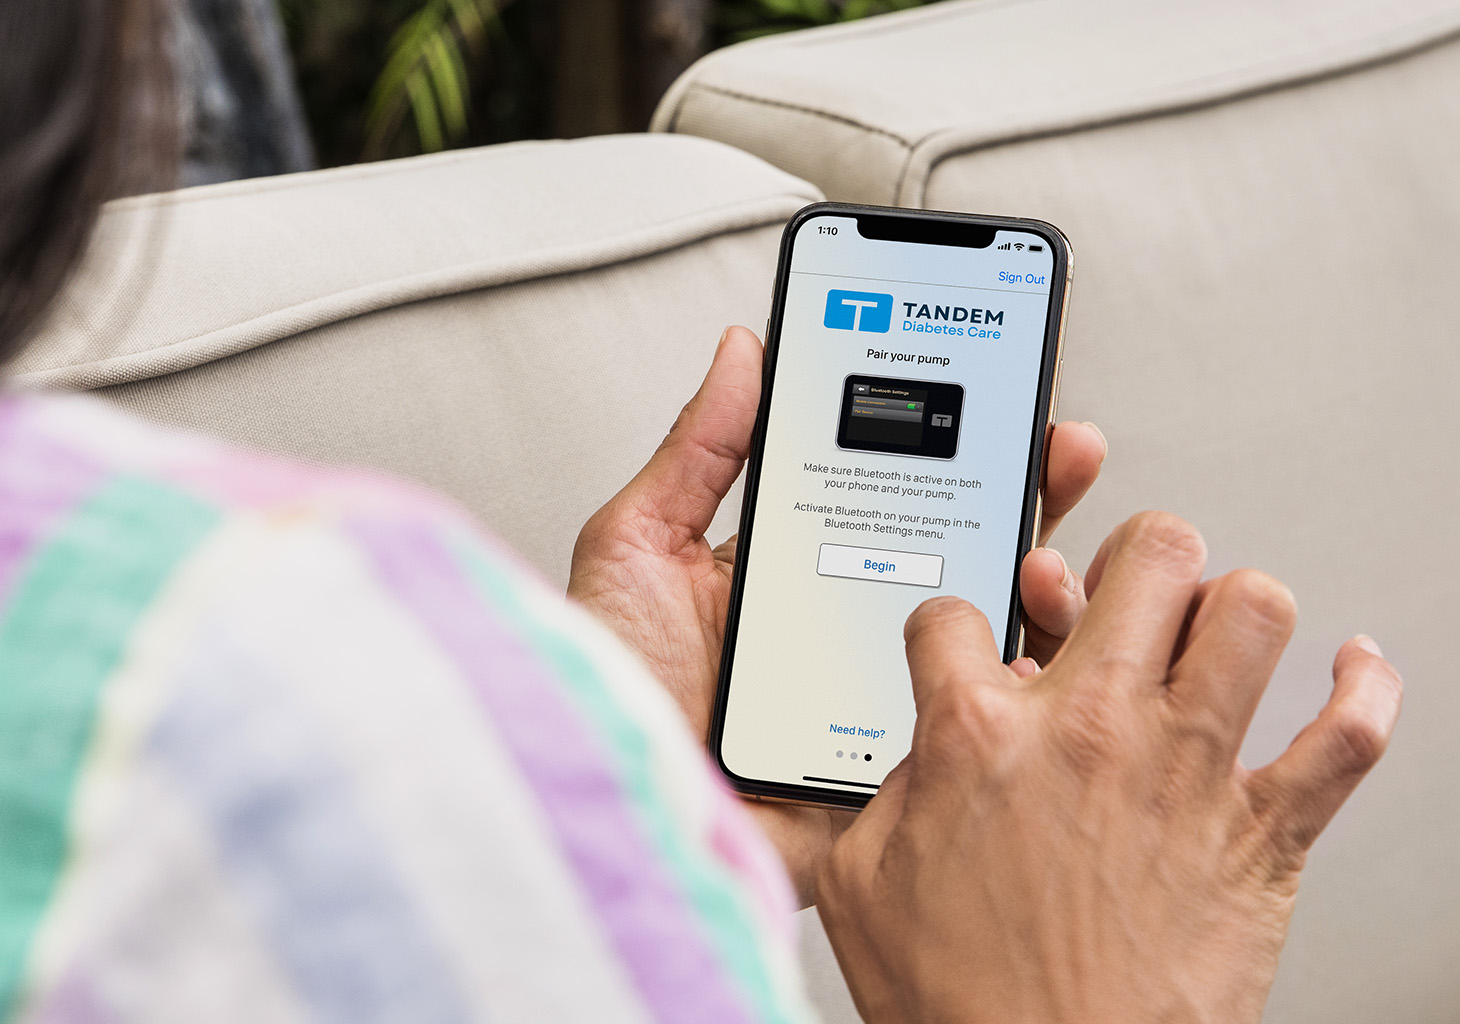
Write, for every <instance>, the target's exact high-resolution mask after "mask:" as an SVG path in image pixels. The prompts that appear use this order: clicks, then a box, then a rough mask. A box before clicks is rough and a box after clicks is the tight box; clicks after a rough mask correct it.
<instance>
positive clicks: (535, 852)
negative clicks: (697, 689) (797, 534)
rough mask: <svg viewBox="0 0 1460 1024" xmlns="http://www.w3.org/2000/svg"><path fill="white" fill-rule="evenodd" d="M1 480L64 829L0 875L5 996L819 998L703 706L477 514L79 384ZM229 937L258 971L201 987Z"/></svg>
mask: <svg viewBox="0 0 1460 1024" xmlns="http://www.w3.org/2000/svg"><path fill="white" fill-rule="evenodd" d="M0 495H3V497H0V818H4V817H5V816H6V815H7V813H8V811H7V808H9V809H14V808H15V807H17V806H20V804H25V805H26V806H27V807H28V808H29V810H28V812H27V813H28V815H29V819H28V820H29V821H30V823H31V825H30V827H31V832H32V836H31V838H32V839H38V840H39V841H36V842H31V843H29V844H28V845H26V846H25V847H24V849H19V848H7V847H6V844H5V843H4V842H3V841H0V862H5V863H0V877H14V878H19V877H25V878H29V879H31V880H32V881H34V880H36V879H43V880H47V881H45V884H32V885H30V886H29V888H28V890H27V893H26V894H23V896H24V898H23V899H22V901H21V902H25V903H26V906H25V907H20V908H19V909H20V910H21V911H23V912H22V913H19V914H18V915H17V914H16V913H14V911H16V906H6V905H5V904H6V899H7V898H9V897H7V893H6V892H5V891H4V888H5V887H4V885H3V883H0V910H5V911H7V912H11V918H10V919H11V920H13V921H23V920H29V921H31V925H32V927H31V928H30V930H29V931H28V933H27V934H28V935H29V938H28V939H27V940H26V942H25V943H24V944H23V945H22V946H20V947H16V946H12V947H11V948H12V949H21V950H28V952H24V955H23V956H21V957H20V958H19V959H18V960H15V961H14V962H12V963H10V964H9V965H7V964H6V963H5V962H4V961H5V959H6V950H5V947H4V944H3V943H0V1011H3V1010H4V1008H5V1006H6V1005H7V1003H11V1001H12V999H13V998H15V997H23V999H24V1002H25V1004H26V1005H29V1006H31V1007H34V1008H36V1009H37V1012H39V1011H40V1010H41V1009H44V1007H45V1006H47V1005H50V1003H51V1001H52V1000H54V999H56V998H61V997H62V996H61V995H58V994H57V993H59V992H60V991H61V990H60V989H57V988H55V987H54V986H55V985H58V984H59V983H60V979H61V978H62V977H63V976H64V978H65V980H66V984H68V985H73V986H74V985H76V984H81V983H86V984H91V985H94V986H96V987H98V988H100V989H105V988H106V987H107V986H108V985H109V984H110V981H111V979H110V978H109V975H108V972H110V971H112V970H119V971H131V972H134V973H133V974H132V975H130V976H129V977H131V978H132V979H133V980H134V981H135V979H136V978H138V977H141V978H144V979H151V980H153V981H155V982H156V988H155V989H154V990H146V989H145V986H143V988H142V989H136V988H134V989H133V991H135V992H136V993H137V999H138V1000H139V1002H138V1003H137V1005H136V1006H134V1007H132V1008H133V1009H136V1010H138V1011H139V1013H138V1014H136V1015H139V1016H143V1017H147V1016H161V1015H164V1014H163V1012H162V1011H163V1010H165V1009H167V1010H181V1009H184V1008H182V1007H179V1006H176V1005H175V1002H176V1000H177V999H179V998H183V997H184V996H188V997H189V998H198V999H201V1000H202V1002H200V1003H199V1004H198V1005H197V1006H194V1007H190V1008H187V1009H188V1010H189V1011H190V1012H192V1015H193V1016H199V1015H201V1016H204V1017H209V1016H213V1013H212V1011H213V1010H216V1009H217V1008H218V1007H220V1006H225V1005H233V1006H235V1008H236V1007H245V1006H247V1007H254V1008H257V1009H258V1010H259V1012H260V1014H262V1015H263V1016H265V1017H267V1016H268V1014H267V1013H266V1012H265V1010H266V1007H267V1006H268V1005H272V1004H274V1003H277V1004H278V1005H286V1004H289V1003H296V1004H297V1003H298V1001H300V1000H303V1001H304V1002H305V1003H307V1004H314V1003H321V1004H324V1003H329V1004H335V1003H338V1004H339V1005H351V1004H355V1003H356V1002H357V1001H359V1000H366V1001H368V1002H373V1003H375V1004H379V1003H382V1002H386V1001H389V1002H392V1005H394V1006H396V1007H397V1008H398V1009H400V1010H401V1011H402V1012H401V1013H400V1014H398V1015H397V1016H398V1017H399V1019H424V1018H427V1017H430V1018H433V1019H434V1018H437V1017H443V1016H445V1017H451V1018H454V1019H455V1018H459V1019H463V1020H467V1019H473V1018H475V1017H477V1016H486V1017H495V1018H499V1019H535V1020H543V1021H550V1020H555V1019H556V1020H581V1019H599V1020H635V1019H644V1018H645V1017H656V1016H660V1015H661V1011H664V1010H666V1009H667V1008H669V1007H671V1006H672V1007H675V1008H676V1009H677V1011H678V1013H679V1015H680V1016H682V1017H684V1019H706V1020H709V1019H730V1018H734V1019H777V1018H783V1019H789V1018H794V1017H796V1016H797V1015H798V1013H799V1010H798V1006H799V1003H798V999H799V997H798V996H797V995H796V994H795V993H796V983H795V980H794V968H793V967H792V966H791V963H792V951H791V943H790V939H789V937H788V935H787V932H786V924H785V921H784V920H783V919H782V917H781V914H782V912H783V911H784V910H785V908H786V905H787V904H786V890H785V884H784V881H783V879H781V878H780V876H779V874H778V871H777V868H776V866H775V864H774V862H773V861H772V860H770V859H769V858H771V857H773V854H770V853H769V850H768V848H767V847H766V846H765V844H764V843H763V841H761V840H760V838H759V837H758V836H757V835H756V834H754V832H753V828H752V826H750V825H749V823H748V822H747V821H746V820H745V818H744V815H743V814H742V813H741V812H740V809H739V808H738V807H737V806H736V805H735V803H734V801H733V800H732V799H730V798H728V797H727V795H726V794H725V792H724V790H723V788H722V787H721V786H720V785H719V784H718V783H717V782H716V780H715V779H714V778H713V777H712V775H711V773H710V772H709V771H708V770H707V769H706V764H705V759H704V757H703V755H702V753H701V752H700V751H699V750H698V748H697V744H696V741H695V740H694V738H693V737H691V736H690V735H689V734H688V731H687V730H686V729H685V728H684V727H683V724H682V722H681V721H680V720H679V718H678V714H677V711H676V710H675V709H674V708H673V706H672V704H671V703H670V702H669V700H668V699H667V697H665V695H664V694H663V693H662V692H661V691H660V690H659V688H658V687H657V686H656V685H655V684H654V683H653V681H652V679H650V678H649V677H648V675H647V674H646V672H645V671H644V670H643V669H642V668H641V667H640V665H639V664H638V662H637V661H636V659H634V658H633V657H632V656H631V655H630V654H629V653H628V652H627V651H625V650H624V649H623V648H622V647H621V646H620V645H619V644H618V643H617V642H616V641H615V640H614V639H613V638H612V637H611V636H610V635H609V634H608V633H607V631H606V630H604V629H603V628H601V627H600V626H598V625H597V624H596V623H594V622H592V621H591V620H590V619H589V618H588V616H586V615H585V614H583V613H582V612H581V611H580V610H579V609H577V608H575V607H573V606H572V605H570V604H569V603H568V602H567V601H566V600H565V599H564V598H563V597H562V596H561V595H560V594H557V593H554V592H553V591H552V590H551V589H550V588H548V587H547V586H546V585H545V584H544V583H542V582H541V581H540V580H539V579H537V578H536V576H535V575H534V574H533V573H531V572H530V571H529V570H527V569H525V568H524V567H523V566H521V565H520V564H519V563H518V562H517V561H516V560H515V558H513V557H512V556H511V555H510V553H508V552H505V551H504V550H502V549H501V548H500V547H499V546H498V545H496V544H495V543H494V542H493V541H492V540H491V539H490V538H489V537H488V536H487V535H485V533H484V532H483V531H482V530H481V529H479V528H478V527H477V526H476V525H475V524H473V523H472V522H471V521H470V519H469V518H468V517H467V516H466V515H465V514H464V513H462V512H460V511H458V510H457V509H456V508H455V507H454V506H452V505H451V503H450V502H448V501H446V500H445V499H442V498H438V497H436V496H435V495H432V494H430V493H429V492H427V491H425V490H423V489H420V488H417V487H414V486H412V485H409V484H406V483H402V482H399V481H396V480H393V479H391V478H389V477H386V476H383V475H377V474H373V473H367V472H356V471H350V470H338V469H332V468H327V467H321V466H312V465H308V464H306V463H301V462H295V461H290V460H287V459H279V458H274V457H270V456H266V455H261V454H258V453H252V452H247V451H241V450H238V449H235V448H230V447H229V446H227V445H223V444H220V443H218V442H215V441H212V440H210V439H207V438H201V437H196V436H191V435H186V434H180V433H173V432H170V431H166V430H162V429H159V428H156V427H152V426H150V425H148V424H145V423H142V422H140V421H137V420H135V419H133V418H131V417H129V416H126V415H124V414H122V413H119V412H117V411H115V410H112V409H110V408H108V407H105V406H103V405H102V404H101V403H99V402H96V401H91V400H84V399H51V398H25V399H12V400H10V401H9V402H6V403H3V404H0ZM7 761H8V762H10V763H6V762H7ZM18 780H19V781H18ZM35 780H44V783H45V784H44V785H43V786H41V787H40V788H39V789H37V788H35V786H34V782H35ZM16 786H20V788H21V789H24V790H26V792H24V793H22V792H20V790H17V789H16V788H15V787H16ZM7 787H9V788H10V790H11V791H10V792H9V793H7V792H6V790H7ZM37 793H42V795H45V800H42V801H40V803H39V804H38V803H37V802H36V800H37ZM78 809H82V810H84V812H85V813H79V812H78ZM68 850H70V851H73V852H71V853H69V854H68V852H67V851H68ZM76 851H79V853H78V852H76ZM16 858H21V859H24V860H25V861H26V862H25V863H24V864H21V863H19V862H18V860H16ZM10 861H15V862H14V863H12V862H10ZM88 893H90V894H92V897H90V898H88V897H87V895H86V894H88ZM99 893H113V894H118V895H115V896H111V897H107V898H106V899H100V900H98V899H96V898H95V897H96V894H99ZM11 895H14V894H11ZM238 908H242V909H243V911H244V915H243V919H238V917H237V911H238ZM27 915H28V916H27ZM139 922H146V924H147V927H148V928H149V931H150V933H151V934H152V935H153V936H154V939H153V940H152V941H151V942H149V944H148V946H147V949H148V950H149V951H150V952H149V953H148V955H150V956H154V957H155V958H156V961H155V962H154V963H151V964H150V966H149V965H144V969H142V970H141V973H140V974H137V973H136V972H137V971H138V970H139V968H138V961H137V956H138V955H139V954H138V953H137V951H136V949H135V948H134V946H133V945H132V944H133V943H134V939H135V935H136V934H137V928H138V927H139ZM220 922H231V923H228V924H226V925H225V924H222V923H220ZM199 948H210V949H214V950H218V951H221V952H220V954H219V955H221V956H223V957H224V958H225V959H226V960H227V962H228V963H229V965H230V971H227V972H224V973H223V974H221V975H219V976H218V984H217V985H216V986H214V987H213V991H212V992H210V993H207V994H200V992H199V991H198V990H196V986H192V987H190V986H178V985H169V984H168V983H167V980H168V977H169V975H168V973H167V972H168V967H167V964H168V958H169V957H172V958H173V959H174V960H176V961H177V962H186V958H187V955H188V952H187V951H189V950H193V949H199ZM259 949H265V950H267V953H266V955H265V958H266V959H267V960H271V961H273V962H275V963H277V964H278V965H279V966H280V967H282V971H280V970H269V971H263V972H262V973H260V972H259V971H258V970H257V969H256V968H250V967H249V965H250V964H254V965H257V963H258V962H259V953H258V950H259ZM83 954H84V956H83ZM78 958H79V959H78ZM250 971H252V972H253V973H250ZM68 972H69V973H68ZM565 972H567V973H568V974H571V975H572V976H573V978H574V981H573V983H572V984H568V985H565V984H563V983H562V978H563V977H564V975H565ZM7 978H8V979H9V982H10V984H9V985H7ZM78 979H79V980H78ZM129 984H132V982H129ZM7 987H8V988H9V991H7ZM190 993H191V995H189V994H190ZM7 997H11V998H7ZM271 1001H272V1002H271ZM341 1001H343V1002H341ZM360 1005H364V1004H360ZM696 1007H698V1008H699V1009H701V1010H703V1011H704V1012H703V1013H701V1014H696V1013H694V1012H689V1011H690V1010H693V1009H694V1008H696ZM732 1008H733V1012H732ZM315 1009H323V1006H322V1005H321V1006H316V1007H315ZM484 1010H485V1012H483V1011H484ZM727 1012H728V1014H729V1016H728V1017H727V1016H726V1015H727ZM17 1019H24V1018H20V1017H17Z"/></svg>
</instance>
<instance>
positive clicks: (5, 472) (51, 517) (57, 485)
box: [0, 399, 104, 608]
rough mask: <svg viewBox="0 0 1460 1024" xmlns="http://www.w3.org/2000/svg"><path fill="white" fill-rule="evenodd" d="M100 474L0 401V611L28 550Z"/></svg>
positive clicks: (16, 406) (11, 403) (13, 405)
mask: <svg viewBox="0 0 1460 1024" xmlns="http://www.w3.org/2000/svg"><path fill="white" fill-rule="evenodd" d="M103 475H104V468H103V467H102V466H101V465H100V464H98V463H97V462H96V461H95V460H93V459H90V458H87V457H86V456H84V455H82V454H80V453H79V452H76V451H74V450H72V449H70V448H67V447H66V446H65V445H63V444H61V443H59V442H57V441H55V440H52V439H51V438H48V437H44V436H40V435H37V434H35V433H34V432H32V431H30V430H28V429H27V425H26V417H25V411H24V408H23V403H22V402H20V401H17V400H16V399H8V400H5V401H0V608H3V607H4V606H5V602H6V601H7V600H8V598H9V596H10V593H11V591H12V590H13V588H14V586H15V580H16V577H17V576H18V575H19V574H20V571H21V567H22V566H24V565H25V563H26V560H27V558H28V557H29V556H30V554H31V552H32V551H34V550H35V548H36V546H37V545H38V544H40V543H41V542H42V541H43V540H44V538H46V537H47V536H49V535H50V533H51V531H52V530H53V529H54V528H55V526H56V524H57V523H58V522H59V521H60V520H61V519H62V518H64V517H65V515H66V513H68V512H69V511H70V510H71V509H73V508H75V507H76V505H77V504H79V503H80V502H81V501H82V500H83V499H84V498H85V497H86V496H87V495H88V494H90V493H91V491H92V490H93V489H95V487H96V485H97V483H98V482H99V481H100V480H101V479H102V477H103Z"/></svg>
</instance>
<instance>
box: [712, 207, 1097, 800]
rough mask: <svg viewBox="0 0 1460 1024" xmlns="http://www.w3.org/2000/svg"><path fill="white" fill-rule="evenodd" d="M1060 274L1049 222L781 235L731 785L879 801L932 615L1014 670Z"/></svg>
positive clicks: (729, 667) (815, 224)
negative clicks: (949, 612)
mask: <svg viewBox="0 0 1460 1024" xmlns="http://www.w3.org/2000/svg"><path fill="white" fill-rule="evenodd" d="M1068 261H1069V255H1068V250H1067V247H1066V245H1065V242H1064V239H1063V237H1062V236H1061V235H1060V233H1059V232H1058V231H1057V230H1055V229H1054V228H1053V227H1051V226H1049V225H1047V224H1043V223H1041V222H1037V221H1024V220H1011V219H1001V218H980V217H966V216H962V215H942V214H925V213H915V212H910V211H896V210H879V209H876V208H871V207H853V206H838V205H835V204H821V205H818V206H813V207H808V208H807V209H806V210H804V211H802V213H801V214H799V215H798V216H797V217H796V218H795V219H794V220H793V221H792V222H791V224H790V225H789V226H788V227H787V229H786V236H785V239H784V241H783V245H782V251H781V266H780V269H779V271H778V275H777V282H776V297H775V304H774V307H773V310H772V314H771V321H770V324H769V330H768V337H767V349H766V362H767V376H766V384H765V392H764V394H763V396H762V404H761V419H760V422H759V424H758V430H757V441H756V445H755V447H754V450H753V451H752V452H751V457H750V464H749V470H748V472H747V477H746V495H745V505H744V508H743V510H742V515H741V524H740V540H739V545H738V549H737V553H736V567H735V577H734V584H733V590H732V594H731V607H730V614H729V619H728V622H727V629H726V640H725V650H724V657H723V658H722V661H721V676H720V689H719V692H718V696H717V700H716V707H715V715H714V719H713V723H712V731H711V741H712V746H713V747H714V752H715V755H716V757H717V760H718V761H719V764H720V766H721V768H722V770H723V771H724V772H725V774H726V775H727V776H728V777H729V778H730V780H731V782H732V783H733V784H734V785H735V786H736V787H737V788H739V789H740V790H742V791H744V792H749V793H755V794H759V795H764V796H772V797H781V798H786V799H792V800H802V801H809V802H816V803H824V804H839V805H845V806H859V805H861V804H864V803H866V801H867V800H868V799H870V797H871V795H872V794H874V793H875V792H876V791H877V788H878V787H879V786H880V785H881V782H882V779H883V778H884V777H885V776H886V774H887V772H888V771H890V770H891V769H892V768H893V767H894V766H895V765H896V764H897V763H898V762H899V761H900V760H902V758H903V757H904V756H905V755H906V754H907V752H908V750H909V749H910V747H911V742H912V728H913V721H914V717H915V716H914V708H913V701H912V689H911V682H910V678H909V675H908V668H907V662H906V659H905V656H904V648H903V639H902V629H903V624H904V623H905V622H906V621H907V617H908V615H909V614H911V613H912V611H913V609H914V608H916V607H917V606H918V605H919V604H921V603H922V602H923V601H925V600H927V599H928V598H930V597H935V596H937V595H940V594H955V595H957V596H959V597H962V598H965V599H967V600H969V601H972V602H973V603H974V604H975V605H977V606H978V607H979V608H980V609H981V610H982V611H983V612H984V613H985V614H986V615H987V616H988V619H989V622H990V623H991V624H992V626H993V629H994V632H995V635H996V637H997V639H998V640H999V642H1000V644H1001V645H1002V647H1003V648H1004V655H1005V658H1006V659H1010V658H1012V657H1014V656H1015V655H1016V654H1017V653H1018V646H1019V642H1020V637H1021V631H1020V617H1019V616H1020V609H1019V605H1018V597H1017V587H1016V583H1017V571H1018V565H1019V560H1020V558H1021V557H1022V555H1023V553H1024V552H1025V551H1027V550H1028V548H1029V547H1030V545H1031V543H1032V538H1033V534H1034V531H1035V529H1036V526H1037V524H1036V519H1037V515H1038V512H1037V509H1038V502H1037V494H1038V481H1039V474H1040V470H1041V466H1042V459H1043V446H1044V439H1045V436H1046V431H1047V427H1048V425H1049V424H1050V423H1051V422H1053V419H1052V417H1053V404H1054V401H1053V396H1054V391H1055V385H1056V383H1057V373H1058V364H1059V355H1060V353H1059V337H1060V330H1059V328H1060V320H1061V316H1062V313H1063V307H1064V301H1065V292H1066V289H1065V282H1066V280H1067V279H1068Z"/></svg>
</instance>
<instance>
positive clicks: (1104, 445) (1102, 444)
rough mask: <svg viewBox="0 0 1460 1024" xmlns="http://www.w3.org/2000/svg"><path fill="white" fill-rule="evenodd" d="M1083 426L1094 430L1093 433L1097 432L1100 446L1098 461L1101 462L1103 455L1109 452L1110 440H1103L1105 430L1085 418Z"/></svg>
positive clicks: (1103, 459) (1103, 458)
mask: <svg viewBox="0 0 1460 1024" xmlns="http://www.w3.org/2000/svg"><path fill="white" fill-rule="evenodd" d="M1085 426H1087V427H1089V428H1090V429H1091V430H1093V431H1095V433H1096V434H1098V435H1099V437H1100V448H1101V452H1100V461H1101V462H1102V463H1103V462H1104V461H1105V456H1107V455H1109V454H1110V442H1109V441H1107V440H1105V431H1103V430H1101V429H1100V428H1099V427H1097V426H1096V425H1095V424H1093V423H1091V422H1090V421H1089V420H1086V421H1085Z"/></svg>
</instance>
